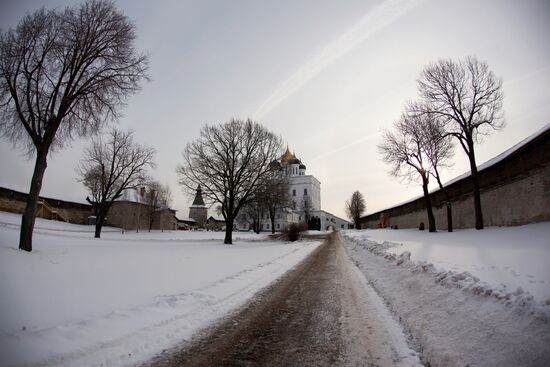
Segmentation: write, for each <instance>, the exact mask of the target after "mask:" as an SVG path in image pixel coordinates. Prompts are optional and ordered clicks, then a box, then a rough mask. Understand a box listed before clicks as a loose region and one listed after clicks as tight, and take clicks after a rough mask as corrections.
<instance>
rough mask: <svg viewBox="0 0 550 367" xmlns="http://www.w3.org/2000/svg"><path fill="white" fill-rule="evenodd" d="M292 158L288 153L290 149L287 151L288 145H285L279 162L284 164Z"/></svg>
mask: <svg viewBox="0 0 550 367" xmlns="http://www.w3.org/2000/svg"><path fill="white" fill-rule="evenodd" d="M292 158H294V155H293V154H292V153H291V152H290V149H288V145H287V146H286V152H285V153H284V154H283V155H282V156H281V162H282V163H286V162H288V161H290V160H291V159H292Z"/></svg>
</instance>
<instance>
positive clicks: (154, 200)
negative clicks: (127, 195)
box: [145, 180, 172, 232]
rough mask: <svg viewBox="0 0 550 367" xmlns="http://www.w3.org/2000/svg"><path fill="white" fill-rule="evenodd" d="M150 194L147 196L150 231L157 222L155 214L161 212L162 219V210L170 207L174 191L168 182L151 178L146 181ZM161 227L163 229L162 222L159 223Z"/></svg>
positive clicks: (160, 217) (160, 218)
mask: <svg viewBox="0 0 550 367" xmlns="http://www.w3.org/2000/svg"><path fill="white" fill-rule="evenodd" d="M145 187H146V188H147V191H148V194H147V195H146V197H145V200H146V201H147V214H148V217H149V232H151V229H153V224H154V222H155V214H157V213H158V214H159V220H162V215H161V213H160V212H161V211H162V210H164V209H168V207H169V205H170V202H171V201H172V192H171V191H170V187H169V186H168V184H161V183H160V182H158V181H155V180H150V181H148V182H146V183H145ZM159 227H160V228H161V229H162V223H159Z"/></svg>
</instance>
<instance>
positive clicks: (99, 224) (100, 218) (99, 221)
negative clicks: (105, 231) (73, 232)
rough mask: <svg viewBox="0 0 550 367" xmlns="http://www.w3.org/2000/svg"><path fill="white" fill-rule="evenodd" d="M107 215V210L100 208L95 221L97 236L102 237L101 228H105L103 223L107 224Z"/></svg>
mask: <svg viewBox="0 0 550 367" xmlns="http://www.w3.org/2000/svg"><path fill="white" fill-rule="evenodd" d="M106 216H107V210H103V209H101V208H100V209H99V212H98V215H97V217H96V222H95V235H94V237H95V238H101V229H102V228H103V224H105V217H106Z"/></svg>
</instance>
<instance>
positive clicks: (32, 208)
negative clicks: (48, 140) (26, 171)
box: [19, 149, 48, 252]
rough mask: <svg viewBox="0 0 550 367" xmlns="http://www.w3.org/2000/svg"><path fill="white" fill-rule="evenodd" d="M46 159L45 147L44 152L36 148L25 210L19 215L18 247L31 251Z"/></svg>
mask: <svg viewBox="0 0 550 367" xmlns="http://www.w3.org/2000/svg"><path fill="white" fill-rule="evenodd" d="M47 159H48V151H47V149H46V150H45V152H43V151H41V150H37V152H36V162H35V164H34V171H33V174H32V180H31V187H30V190H29V196H28V197H27V204H26V205H25V211H24V212H23V216H22V217H21V233H20V236H19V249H21V250H25V251H28V252H31V251H32V232H33V230H34V222H35V220H36V209H37V207H38V196H39V195H40V190H41V189H42V179H43V178H44V172H45V171H46V167H47V166H48V160H47Z"/></svg>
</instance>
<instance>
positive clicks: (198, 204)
mask: <svg viewBox="0 0 550 367" xmlns="http://www.w3.org/2000/svg"><path fill="white" fill-rule="evenodd" d="M191 207H192V208H206V205H204V200H203V199H202V190H201V185H199V186H198V187H197V192H196V193H195V200H193V204H192V205H191Z"/></svg>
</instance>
